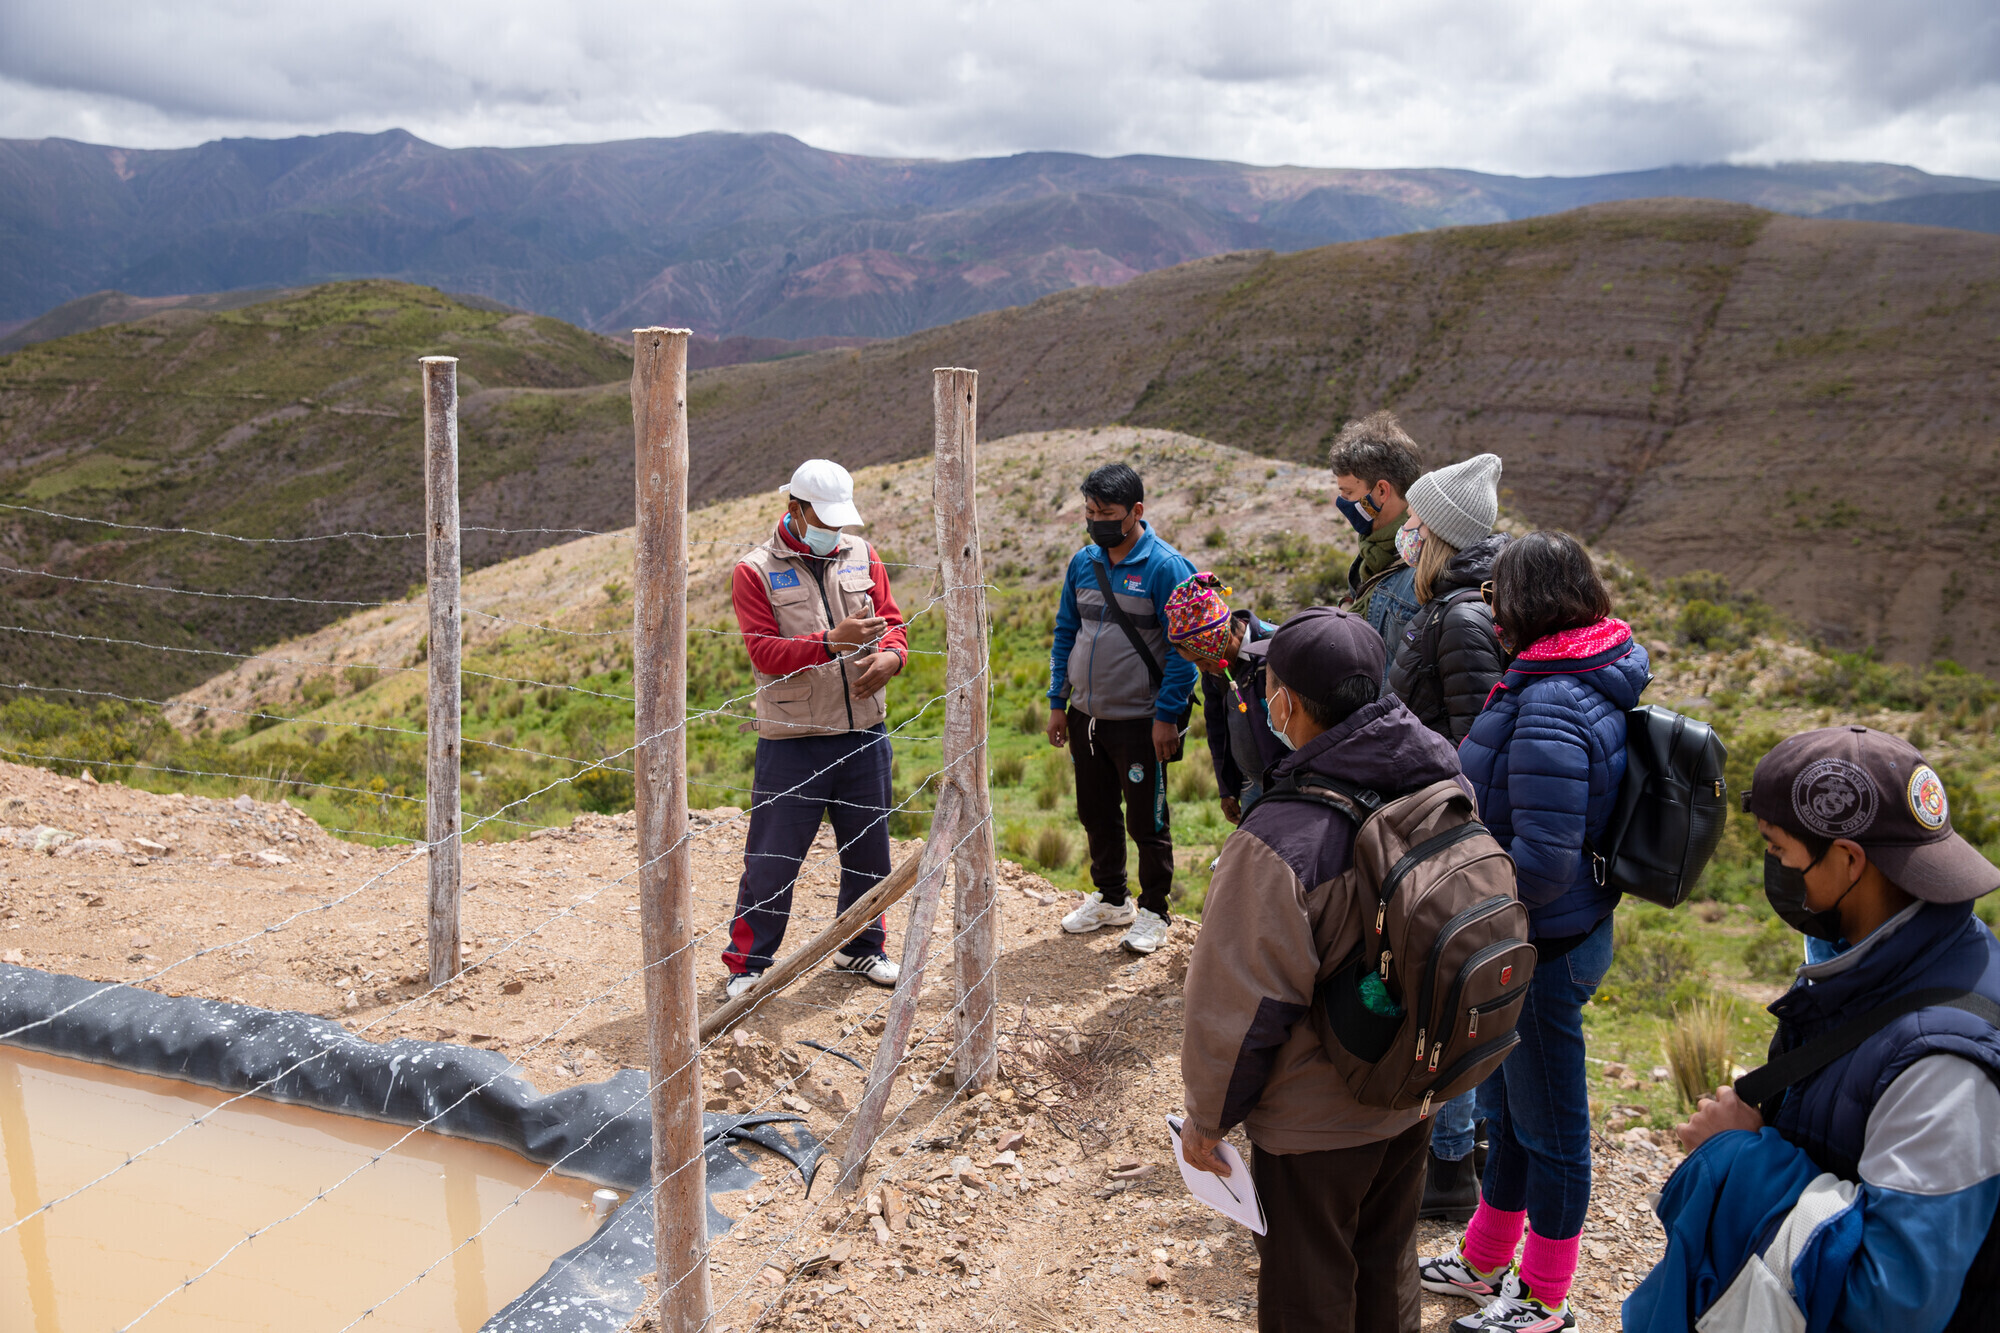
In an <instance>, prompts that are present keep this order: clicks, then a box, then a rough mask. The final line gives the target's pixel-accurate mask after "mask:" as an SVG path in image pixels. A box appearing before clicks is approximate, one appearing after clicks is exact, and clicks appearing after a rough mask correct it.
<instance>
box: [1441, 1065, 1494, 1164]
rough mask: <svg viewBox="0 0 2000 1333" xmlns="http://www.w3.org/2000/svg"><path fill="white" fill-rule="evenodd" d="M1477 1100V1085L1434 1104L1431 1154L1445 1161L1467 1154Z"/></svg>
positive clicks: (1476, 1114)
mask: <svg viewBox="0 0 2000 1333" xmlns="http://www.w3.org/2000/svg"><path fill="white" fill-rule="evenodd" d="M1485 1086H1486V1085H1485V1084H1483V1083H1482V1084H1481V1085H1480V1087H1482V1088H1483V1087H1485ZM1478 1101H1479V1088H1473V1089H1472V1090H1471V1091H1469V1092H1461V1093H1459V1094H1458V1096H1456V1097H1454V1098H1452V1099H1451V1100H1450V1101H1448V1102H1446V1103H1445V1104H1444V1105H1443V1106H1441V1107H1439V1108H1438V1113H1437V1120H1436V1122H1435V1123H1434V1124H1433V1125H1432V1126H1431V1156H1433V1157H1439V1158H1443V1159H1444V1160H1445V1161H1447V1162H1459V1161H1463V1160H1465V1158H1467V1157H1469V1156H1471V1154H1472V1129H1473V1122H1474V1121H1476V1120H1477V1119H1478V1118H1479V1107H1478Z"/></svg>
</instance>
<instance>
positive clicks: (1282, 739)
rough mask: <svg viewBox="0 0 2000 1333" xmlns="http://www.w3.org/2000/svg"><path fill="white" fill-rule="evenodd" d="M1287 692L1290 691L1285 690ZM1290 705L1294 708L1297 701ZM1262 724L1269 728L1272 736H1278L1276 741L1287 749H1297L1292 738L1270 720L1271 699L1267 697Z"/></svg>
mask: <svg viewBox="0 0 2000 1333" xmlns="http://www.w3.org/2000/svg"><path fill="white" fill-rule="evenodd" d="M1287 693H1290V692H1289V691H1287ZM1292 707H1294V708H1297V707H1298V703H1297V701H1294V702H1293V704H1292ZM1264 725H1265V726H1267V727H1269V728H1270V729H1271V734H1272V735H1273V736H1276V737H1277V738H1278V743H1279V744H1280V745H1282V746H1284V747H1285V748H1286V749H1287V750H1296V749H1298V746H1296V745H1293V744H1292V738H1291V737H1290V736H1287V735H1286V734H1285V733H1284V732H1282V731H1280V730H1278V724H1277V723H1276V722H1273V721H1272V720H1271V701H1270V700H1269V699H1266V700H1265V701H1264Z"/></svg>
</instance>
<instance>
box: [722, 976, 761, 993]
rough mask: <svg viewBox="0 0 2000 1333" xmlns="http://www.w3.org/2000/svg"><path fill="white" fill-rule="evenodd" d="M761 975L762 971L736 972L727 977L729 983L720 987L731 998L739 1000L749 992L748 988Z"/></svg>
mask: <svg viewBox="0 0 2000 1333" xmlns="http://www.w3.org/2000/svg"><path fill="white" fill-rule="evenodd" d="M763 977H764V974H763V973H762V972H738V973H737V974H736V975H735V976H733V977H731V978H730V979H729V984H728V985H726V986H724V987H723V988H722V993H723V994H725V995H727V996H728V997H729V998H730V999H732V1000H740V999H742V998H743V997H744V996H745V995H747V994H749V993H750V988H751V987H752V986H754V985H756V984H757V983H758V982H759V981H761V980H762V979H763Z"/></svg>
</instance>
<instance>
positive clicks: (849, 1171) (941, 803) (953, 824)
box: [840, 782, 964, 1189]
mask: <svg viewBox="0 0 2000 1333" xmlns="http://www.w3.org/2000/svg"><path fill="white" fill-rule="evenodd" d="M963 811H964V802H963V796H962V793H961V792H960V791H959V789H958V787H957V786H955V785H954V784H952V783H950V782H942V783H939V784H938V799H937V808H936V809H934V810H932V811H931V835H930V840H929V841H927V842H926V843H924V855H923V859H922V860H921V861H920V862H919V863H918V865H917V887H916V889H915V895H916V901H915V903H914V904H913V905H912V906H911V908H910V921H909V925H908V926H906V927H905V928H904V931H903V975H902V977H901V978H900V979H899V980H898V981H897V982H896V993H895V994H894V995H893V996H891V997H890V998H889V1017H888V1019H887V1020H886V1022H885V1023H884V1025H883V1028H882V1039H881V1041H880V1042H879V1043H878V1044H877V1045H876V1047H875V1063H874V1065H873V1067H872V1068H870V1069H869V1071H868V1087H867V1089H866V1090H865V1091H864V1092H863V1093H862V1094H861V1104H860V1105H859V1106H857V1107H855V1108H854V1128H853V1129H852V1130H851V1131H850V1132H849V1134H848V1136H847V1151H846V1152H844V1153H842V1154H841V1157H840V1184H841V1188H843V1189H853V1188H854V1187H855V1186H857V1185H859V1184H860V1183H861V1173H862V1170H863V1168H864V1167H865V1166H866V1165H867V1163H868V1153H869V1151H870V1150H871V1149H873V1148H874V1146H875V1136H876V1135H877V1134H880V1133H881V1132H882V1115H883V1113H884V1112H885V1111H887V1110H888V1109H889V1093H890V1092H891V1091H892V1090H893V1089H894V1088H895V1085H896V1071H897V1070H898V1069H899V1068H901V1067H902V1063H903V1048H904V1047H905V1046H907V1045H908V1044H909V1041H910V1031H911V1029H912V1028H914V1027H915V1026H916V1025H917V1001H918V999H919V998H921V997H922V995H923V989H924V963H925V960H926V959H927V958H928V957H929V956H930V951H931V932H932V930H933V929H935V928H936V926H937V909H938V895H939V890H940V887H941V886H942V885H943V883H944V872H945V867H946V866H948V865H950V864H951V858H952V847H953V844H955V843H956V842H957V841H958V834H959V830H960V828H961V827H962V826H963Z"/></svg>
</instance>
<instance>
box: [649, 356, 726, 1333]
mask: <svg viewBox="0 0 2000 1333" xmlns="http://www.w3.org/2000/svg"><path fill="white" fill-rule="evenodd" d="M632 343H633V346H632V433H633V448H634V477H633V479H634V482H635V488H636V490H637V507H638V531H637V537H638V548H639V549H638V565H637V572H636V574H635V576H634V579H633V583H634V588H633V594H634V595H633V607H632V614H633V635H632V637H633V649H632V663H633V670H632V683H633V687H634V693H635V695H636V696H637V702H636V706H635V709H634V712H635V736H636V738H637V741H638V752H637V754H636V755H635V759H636V761H637V762H636V765H635V771H636V773H637V775H638V780H637V783H636V786H635V789H634V797H635V803H636V806H637V816H638V823H639V934H640V950H641V953H642V954H643V960H642V961H643V962H644V963H645V968H646V1044H647V1048H648V1051H649V1054H650V1057H651V1063H652V1071H653V1096H652V1112H653V1233H654V1249H655V1251H656V1255H657V1260H658V1264H659V1283H660V1312H659V1324H660V1327H661V1329H663V1330H665V1331H666V1333H696V1331H697V1330H699V1329H700V1328H702V1327H703V1326H704V1325H705V1324H706V1322H707V1320H708V1315H709V1279H708V1199H707V1174H708V1173H707V1167H706V1165H705V1163H704V1162H703V1160H702V1155H701V1148H702V1144H701V1065H700V1059H699V1048H698V1046H697V1042H696V1035H695V1034H696V1030H697V1027H698V1025H699V1018H700V1013H699V1010H698V1008H697V1005H696V1001H695V976H694V972H695V968H694V964H695V960H694V937H695V929H694V875H693V862H692V859H691V857H690V855H689V851H690V849H689V847H688V842H687V576H688V544H687V478H688V430H687V344H688V330H686V329H658V328H654V329H636V330H634V331H633V334H632Z"/></svg>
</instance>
